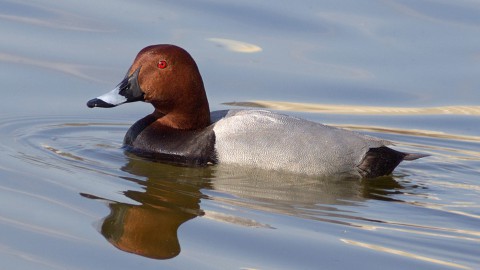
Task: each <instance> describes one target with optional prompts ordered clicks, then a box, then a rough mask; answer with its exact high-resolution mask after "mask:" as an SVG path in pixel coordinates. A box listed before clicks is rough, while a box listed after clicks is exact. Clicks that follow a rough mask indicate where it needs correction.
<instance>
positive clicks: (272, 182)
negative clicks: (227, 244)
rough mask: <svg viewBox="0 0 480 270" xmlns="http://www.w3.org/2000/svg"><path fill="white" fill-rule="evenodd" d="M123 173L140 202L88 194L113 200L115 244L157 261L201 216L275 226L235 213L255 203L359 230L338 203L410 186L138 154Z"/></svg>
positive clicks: (107, 221)
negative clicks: (190, 164)
mask: <svg viewBox="0 0 480 270" xmlns="http://www.w3.org/2000/svg"><path fill="white" fill-rule="evenodd" d="M122 170H123V171H125V172H128V173H130V174H132V175H133V176H132V177H128V178H126V177H122V179H124V180H128V181H131V182H134V183H136V184H138V185H139V186H140V187H141V190H127V191H124V192H123V194H124V195H125V196H126V197H127V198H129V199H132V200H134V201H135V202H138V204H131V203H125V202H117V201H111V200H108V199H106V198H99V197H97V196H95V195H90V194H82V196H84V197H87V198H90V199H98V200H105V201H107V202H108V207H109V209H110V214H109V215H108V216H106V217H105V218H104V219H103V220H102V222H101V226H99V231H100V233H101V234H102V235H103V236H104V237H105V238H106V239H107V240H108V242H110V243H111V244H112V245H113V246H115V247H116V248H118V249H120V250H123V251H126V252H129V253H134V254H137V255H141V256H144V257H149V258H154V259H170V258H174V257H176V256H177V255H179V254H180V251H181V245H180V242H179V239H178V229H179V227H180V226H181V225H182V224H183V223H185V222H187V221H189V220H191V219H193V218H195V217H197V216H204V217H206V218H209V219H213V220H216V221H218V222H227V223H231V224H235V225H238V226H244V227H255V228H263V229H271V228H273V226H271V225H269V224H262V223H261V222H259V221H256V220H252V219H249V218H246V217H242V216H239V215H238V214H237V211H236V210H238V209H240V208H243V209H244V208H248V209H256V210H260V211H266V212H269V213H278V214H284V215H290V216H296V217H301V218H306V219H314V220H319V221H325V222H331V223H336V224H343V225H348V226H355V227H357V225H355V222H354V220H357V221H358V219H359V218H358V217H355V216H354V215H351V213H346V212H342V211H340V210H338V207H337V206H339V205H355V204H356V203H358V202H360V201H364V200H365V199H381V200H392V199H391V198H389V197H388V195H389V194H391V193H395V190H397V189H400V188H403V187H402V186H401V185H400V184H399V183H398V182H396V181H395V180H394V179H393V178H392V177H383V178H379V179H375V180H373V181H370V180H369V181H359V180H358V179H357V178H355V179H349V178H345V177H337V178H335V179H333V178H331V177H330V178H328V179H323V178H318V177H317V178H315V177H305V176H303V175H295V174H285V173H283V172H276V171H263V170H257V169H254V170H252V169H248V168H238V167H229V166H227V167H220V166H218V167H208V168H187V167H178V166H171V165H167V164H161V163H156V162H151V161H148V160H143V159H139V158H137V157H134V156H131V157H130V158H129V160H128V163H127V164H126V165H125V166H123V167H122ZM208 190H212V191H213V190H214V191H215V196H208V195H206V194H207V193H209V192H208ZM201 199H208V200H212V201H215V202H216V203H217V204H219V205H223V206H227V207H225V209H228V210H226V212H217V211H212V210H209V211H204V210H202V209H201V206H200V202H201ZM345 219H349V220H351V222H348V221H345ZM360 219H361V218H360ZM369 221H371V220H369ZM379 222H381V221H379Z"/></svg>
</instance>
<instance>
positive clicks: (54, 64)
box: [0, 0, 480, 269]
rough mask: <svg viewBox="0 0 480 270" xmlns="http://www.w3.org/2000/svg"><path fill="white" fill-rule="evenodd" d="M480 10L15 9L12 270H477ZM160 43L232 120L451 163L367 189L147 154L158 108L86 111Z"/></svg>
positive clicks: (0, 11) (2, 120)
mask: <svg viewBox="0 0 480 270" xmlns="http://www.w3.org/2000/svg"><path fill="white" fill-rule="evenodd" d="M479 11H480V5H479V4H478V3H476V2H474V1H455V2H453V1H369V2H365V1H362V2H359V1H343V2H338V1H307V0H304V1H296V2H292V3H290V2H278V1H275V2H273V1H266V2H262V3H257V2H254V1H243V2H217V1H134V2H132V1H130V2H128V1H123V2H118V1H115V2H114V1H103V2H101V3H100V2H98V1H82V3H70V2H65V3H63V2H58V1H41V2H40V1H38V2H37V1H24V2H22V3H18V2H13V1H3V2H1V3H0V20H1V25H2V27H0V33H1V35H2V37H3V39H2V40H3V41H2V42H0V68H1V69H2V71H3V72H2V73H0V79H1V81H2V89H3V90H2V93H3V97H2V99H1V101H0V102H1V107H2V110H1V111H0V139H1V140H0V176H1V177H0V179H1V181H0V202H1V203H0V268H2V269H114V268H116V269H131V268H138V267H142V268H144V269H192V268H195V269H346V268H352V267H356V268H361V269H367V268H370V269H380V268H381V269H477V268H478V267H479V265H480V260H479V259H478V258H479V255H480V248H479V242H480V230H479V224H480V223H479V218H480V210H479V209H480V207H479V206H480V205H479V195H480V185H479V184H478V180H479V177H478V176H479V173H480V170H479V168H480V155H479V152H480V151H479V150H480V143H479V139H480V137H479V132H480V128H479V127H478V124H477V122H478V117H479V116H478V115H479V114H478V107H477V105H478V104H479V102H480V94H479V93H480V92H479V91H478V89H479V86H480V79H479V78H478V71H479V68H478V67H479V59H480V58H479V55H480V54H479V53H480V52H479V50H478V48H479V45H480V38H478V37H479V36H480V35H479V33H478V32H479V30H480V27H479V26H480V24H479V23H480V21H479V19H478V18H480V17H479V16H478V14H479ZM156 43H174V44H177V45H180V46H182V47H184V48H186V49H187V50H188V51H189V52H191V54H192V55H193V57H194V58H195V59H196V60H197V63H198V65H199V67H200V70H201V72H202V75H203V77H204V81H205V85H206V88H207V94H208V96H209V100H210V106H211V108H212V110H216V109H224V108H231V107H232V106H233V105H222V104H223V103H226V102H241V103H240V104H242V105H255V106H263V107H267V108H271V109H281V110H287V111H285V113H288V114H293V115H296V116H300V117H303V118H307V119H310V120H313V121H318V122H322V123H327V124H331V125H336V126H341V127H345V128H350V129H354V130H358V131H361V132H364V133H366V134H369V135H374V136H378V137H382V138H385V139H389V140H392V141H394V142H395V143H396V148H397V149H400V150H403V151H411V152H421V153H426V154H430V155H431V156H430V157H427V158H424V159H421V160H417V161H413V162H404V163H402V164H401V165H400V166H399V167H398V169H397V170H396V171H395V173H394V174H393V176H391V177H383V178H380V179H375V180H357V179H336V178H335V177H329V178H325V177H305V176H301V175H289V174H285V173H277V172H265V171H259V170H254V169H246V168H236V167H227V166H215V167H209V168H186V167H176V166H171V165H166V164H161V163H157V162H152V161H149V160H144V159H141V158H138V157H135V156H132V155H129V154H128V153H125V152H123V150H122V149H121V145H122V140H123V136H124V134H125V132H126V130H127V129H128V128H129V126H130V125H131V124H132V123H133V122H134V121H136V120H137V119H139V118H141V117H143V116H144V115H146V114H147V113H149V112H151V110H152V108H151V107H150V106H149V105H148V104H142V103H135V104H128V105H123V106H121V107H118V108H114V109H105V110H99V109H95V110H92V109H88V108H87V107H86V106H85V102H86V101H87V100H88V99H90V98H93V97H96V96H98V95H99V94H103V93H104V92H106V91H108V90H110V89H111V88H113V87H114V86H115V85H116V84H117V83H118V82H119V81H120V80H121V79H122V78H123V75H124V73H125V71H126V69H127V68H128V67H129V65H130V64H131V61H132V60H133V58H134V56H135V54H136V53H137V51H138V50H139V49H141V48H143V47H144V46H146V45H149V44H156ZM246 101H249V102H254V103H248V104H247V103H245V102H246ZM282 102H296V104H290V103H287V104H285V103H282ZM306 103H309V104H306ZM310 103H314V104H313V105H312V104H310ZM237 104H238V103H237ZM445 106H457V107H454V108H452V107H448V108H447V109H445ZM458 106H462V107H458ZM312 107H313V108H314V109H312ZM385 107H386V108H392V107H393V108H397V109H396V112H395V113H390V112H387V111H386V110H385ZM399 107H402V108H415V109H416V110H417V111H411V110H408V109H398V108H399ZM431 107H440V108H439V109H431ZM418 110H419V111H418ZM372 111H373V113H372Z"/></svg>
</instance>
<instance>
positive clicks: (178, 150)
mask: <svg viewBox="0 0 480 270" xmlns="http://www.w3.org/2000/svg"><path fill="white" fill-rule="evenodd" d="M137 101H143V102H146V103H150V104H152V105H153V107H154V111H153V112H152V113H151V114H149V115H147V116H145V117H144V118H142V119H140V120H138V121H137V122H135V123H134V124H133V125H132V126H131V127H130V128H129V129H128V131H127V133H126V134H125V138H124V141H123V145H124V149H125V150H126V151H127V152H130V153H133V154H135V155H139V156H141V157H147V158H151V159H153V160H156V161H161V162H168V163H174V164H178V165H183V166H211V165H213V166H214V165H216V164H231V165H236V166H247V167H252V168H258V169H263V170H275V171H284V172H288V173H294V174H306V175H322V176H329V175H343V174H348V175H354V176H357V177H360V178H376V177H380V176H385V175H390V174H392V172H393V170H394V169H395V168H396V167H397V166H398V165H399V164H400V162H402V161H404V160H415V159H418V158H421V157H424V156H426V155H423V154H415V153H404V152H400V151H397V150H394V149H392V148H390V147H388V146H390V145H392V142H390V141H388V140H384V139H380V138H376V137H372V136H368V135H364V134H361V133H358V132H355V131H351V130H345V129H341V128H337V127H332V126H328V125H324V124H321V123H317V122H313V121H309V120H305V119H301V118H297V117H294V116H289V115H285V114H281V113H276V112H272V111H268V110H257V109H255V110H253V109H252V110H247V109H232V110H220V111H213V112H210V107H209V103H208V99H207V94H206V92H205V87H204V83H203V80H202V76H201V75H200V71H199V69H198V66H197V64H196V62H195V61H194V59H193V58H192V56H191V55H190V54H189V53H188V52H187V51H186V50H185V49H183V48H181V47H179V46H176V45H170V44H159V45H151V46H147V47H145V48H143V49H142V50H140V52H139V53H138V54H137V56H136V57H135V59H134V61H133V64H132V65H131V66H130V68H129V70H128V72H127V74H126V75H125V77H124V78H123V80H122V81H121V82H120V83H119V84H118V85H117V86H116V87H115V88H114V89H113V90H111V91H110V92H108V93H106V94H103V95H101V96H98V97H97V98H94V99H91V100H89V101H88V102H87V106H88V107H90V108H95V107H99V108H112V107H116V106H118V105H121V104H125V103H130V102H137Z"/></svg>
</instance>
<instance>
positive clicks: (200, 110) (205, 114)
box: [152, 97, 210, 130]
mask: <svg viewBox="0 0 480 270" xmlns="http://www.w3.org/2000/svg"><path fill="white" fill-rule="evenodd" d="M152 105H153V106H155V108H156V109H155V111H154V112H153V115H154V116H155V117H156V118H157V120H156V124H160V125H162V126H165V127H170V128H173V129H180V130H199V129H204V128H206V127H207V126H209V125H210V109H209V106H208V101H207V99H206V97H205V99H204V100H200V101H198V100H197V101H196V102H193V104H183V105H182V106H178V105H176V106H174V108H173V109H171V110H165V109H162V110H160V109H158V108H161V107H163V106H158V105H157V104H153V103H152Z"/></svg>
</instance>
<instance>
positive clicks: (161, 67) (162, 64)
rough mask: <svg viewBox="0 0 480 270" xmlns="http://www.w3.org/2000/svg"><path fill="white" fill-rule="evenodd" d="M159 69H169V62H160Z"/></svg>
mask: <svg viewBox="0 0 480 270" xmlns="http://www.w3.org/2000/svg"><path fill="white" fill-rule="evenodd" d="M157 67H158V68H160V69H164V68H166V67H167V61H165V60H162V61H159V62H158V64H157Z"/></svg>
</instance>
